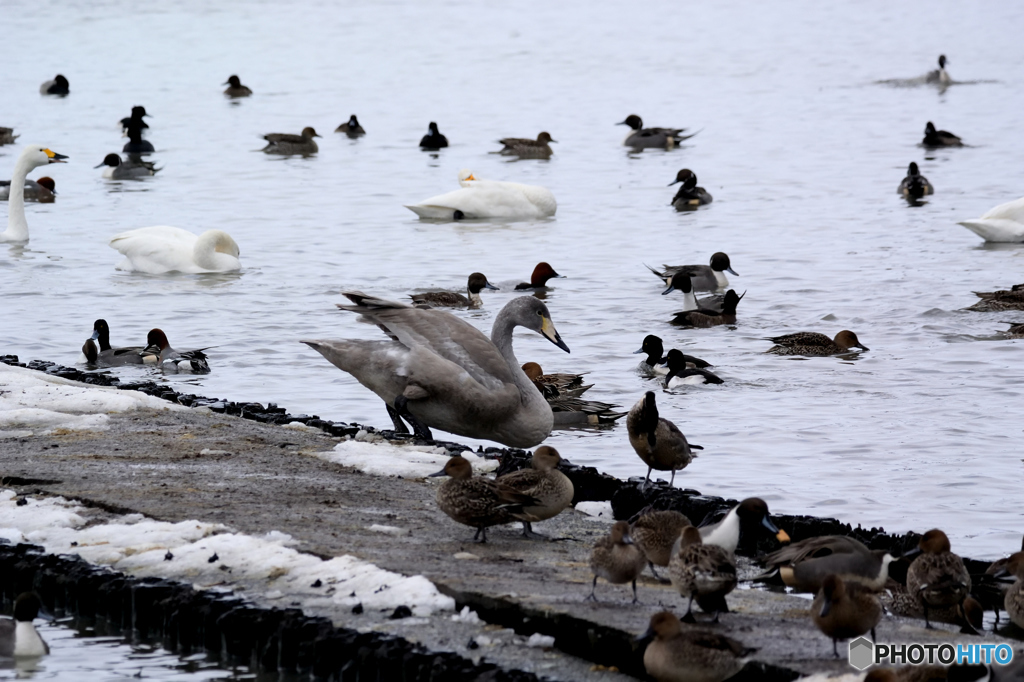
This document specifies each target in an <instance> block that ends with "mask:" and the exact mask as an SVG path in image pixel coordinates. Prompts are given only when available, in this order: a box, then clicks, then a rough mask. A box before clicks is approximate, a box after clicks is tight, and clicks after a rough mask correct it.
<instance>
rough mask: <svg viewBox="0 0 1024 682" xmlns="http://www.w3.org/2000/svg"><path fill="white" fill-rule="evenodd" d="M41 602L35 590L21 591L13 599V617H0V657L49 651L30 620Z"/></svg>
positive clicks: (18, 656) (37, 654)
mask: <svg viewBox="0 0 1024 682" xmlns="http://www.w3.org/2000/svg"><path fill="white" fill-rule="evenodd" d="M41 606H42V603H41V602H40V601H39V596H38V595H37V594H36V593H35V592H23V593H21V594H19V595H18V598H17V599H15V600H14V618H0V657H4V658H22V657H29V656H45V655H47V654H48V653H50V647H49V646H48V645H47V644H46V642H45V641H44V640H43V638H42V637H40V636H39V633H38V632H37V631H36V626H35V625H33V624H32V621H33V620H35V619H36V616H38V615H39V609H40V607H41Z"/></svg>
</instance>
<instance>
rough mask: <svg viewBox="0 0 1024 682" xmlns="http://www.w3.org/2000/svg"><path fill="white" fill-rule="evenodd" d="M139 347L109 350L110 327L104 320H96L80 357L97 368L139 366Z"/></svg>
mask: <svg viewBox="0 0 1024 682" xmlns="http://www.w3.org/2000/svg"><path fill="white" fill-rule="evenodd" d="M144 350H145V349H144V348H142V347H141V346H136V347H128V348H111V346H110V327H108V326H107V321H106V320H96V321H95V322H94V323H93V325H92V336H90V337H89V338H88V339H86V341H85V345H84V346H82V355H84V356H85V360H86V362H88V363H89V364H90V365H96V366H98V367H119V366H121V365H141V364H142V363H143V359H142V353H143V351H144Z"/></svg>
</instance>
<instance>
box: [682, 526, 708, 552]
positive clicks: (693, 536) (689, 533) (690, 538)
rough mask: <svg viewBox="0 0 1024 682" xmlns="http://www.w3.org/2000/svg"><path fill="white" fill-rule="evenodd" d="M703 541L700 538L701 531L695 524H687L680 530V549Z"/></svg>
mask: <svg viewBox="0 0 1024 682" xmlns="http://www.w3.org/2000/svg"><path fill="white" fill-rule="evenodd" d="M700 544H703V542H702V541H701V539H700V531H699V530H697V529H696V528H694V527H693V526H685V527H684V528H683V530H681V531H680V532H679V551H680V553H681V552H682V551H683V548H685V547H689V546H690V545H700Z"/></svg>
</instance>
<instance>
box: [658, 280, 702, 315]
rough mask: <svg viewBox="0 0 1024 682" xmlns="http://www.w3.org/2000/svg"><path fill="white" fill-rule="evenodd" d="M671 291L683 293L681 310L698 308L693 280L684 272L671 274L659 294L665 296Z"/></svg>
mask: <svg viewBox="0 0 1024 682" xmlns="http://www.w3.org/2000/svg"><path fill="white" fill-rule="evenodd" d="M673 291H678V292H680V293H682V294H683V312H685V311H688V310H697V309H698V308H700V306H698V305H697V296H696V295H694V293H693V280H691V279H690V276H689V275H688V274H686V273H685V272H677V273H676V274H674V275H672V277H670V278H669V280H668V286H667V287H665V290H664V291H662V292H661V295H662V296H666V295H668V294H671V293H672V292H673ZM680 314H681V313H680Z"/></svg>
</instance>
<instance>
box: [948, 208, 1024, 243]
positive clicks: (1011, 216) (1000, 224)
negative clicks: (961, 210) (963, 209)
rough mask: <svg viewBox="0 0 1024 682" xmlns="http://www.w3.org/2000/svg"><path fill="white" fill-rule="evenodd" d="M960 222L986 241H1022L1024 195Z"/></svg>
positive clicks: (1023, 237)
mask: <svg viewBox="0 0 1024 682" xmlns="http://www.w3.org/2000/svg"><path fill="white" fill-rule="evenodd" d="M960 224H961V225H963V226H964V227H966V228H967V229H968V230H970V231H971V232H973V233H974V234H976V235H978V236H979V237H981V238H982V239H984V240H985V241H987V242H1024V197H1021V198H1020V199H1017V200H1015V201H1008V202H1006V203H1005V204H999V205H998V206H996V207H995V208H993V209H990V210H989V211H988V212H987V213H986V214H985V215H983V216H981V217H980V218H975V219H974V220H964V221H961V222H960Z"/></svg>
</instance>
